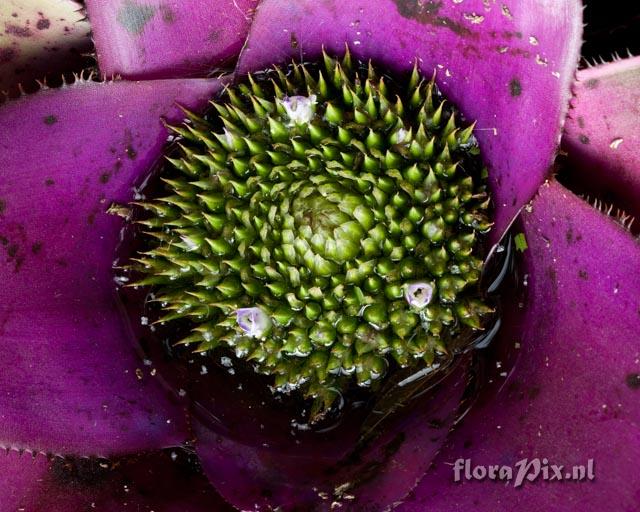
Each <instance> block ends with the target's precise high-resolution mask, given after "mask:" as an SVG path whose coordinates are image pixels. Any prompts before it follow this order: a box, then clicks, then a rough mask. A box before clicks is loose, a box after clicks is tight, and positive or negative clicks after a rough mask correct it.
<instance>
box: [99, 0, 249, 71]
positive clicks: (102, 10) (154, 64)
mask: <svg viewBox="0 0 640 512" xmlns="http://www.w3.org/2000/svg"><path fill="white" fill-rule="evenodd" d="M256 3H257V0H213V1H212V0H171V1H168V2H167V1H164V0H151V1H149V0H145V1H144V2H142V1H140V0H114V1H110V2H104V1H103V0H88V1H87V11H88V14H89V20H90V21H91V28H92V30H93V37H94V40H95V44H96V50H97V54H98V64H99V66H100V70H101V71H102V72H103V73H104V74H106V75H107V76H114V75H122V76H123V77H126V78H135V79H156V78H180V77H204V76H209V74H210V73H211V72H213V71H214V70H215V69H216V68H218V67H220V66H224V65H227V64H233V62H234V61H235V59H236V58H237V56H238V53H239V52H240V48H241V47H242V44H243V42H244V40H245V37H246V35H247V31H248V29H249V24H250V21H251V15H252V10H253V8H254V7H255V6H256Z"/></svg>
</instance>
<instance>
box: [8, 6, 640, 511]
mask: <svg viewBox="0 0 640 512" xmlns="http://www.w3.org/2000/svg"><path fill="white" fill-rule="evenodd" d="M10 4H11V2H10ZM86 5H87V12H88V16H89V22H90V25H91V29H92V34H93V38H94V40H95V46H96V55H97V61H98V66H99V68H100V71H101V73H103V74H104V75H106V76H108V77H111V76H118V77H119V78H118V79H116V80H114V81H105V82H100V83H97V82H93V81H90V80H83V79H79V80H77V81H76V83H74V84H72V85H66V86H64V87H61V88H56V89H50V90H42V91H39V92H37V93H36V94H33V95H29V96H23V97H20V98H17V99H14V100H11V101H9V102H7V103H6V104H4V105H2V106H0V283H1V285H0V357H1V358H2V360H3V361H4V363H5V366H4V368H3V371H2V372H0V446H2V447H4V448H7V449H9V450H10V451H9V455H7V456H6V457H4V458H3V457H0V511H2V512H4V510H7V511H9V510H19V509H20V508H24V509H26V510H45V509H49V510H52V512H58V511H62V510H78V509H84V508H89V507H92V506H94V507H95V508H97V509H98V510H107V511H120V510H123V508H124V503H127V507H134V508H135V507H137V508H139V509H141V510H148V509H153V510H162V511H165V510H166V511H172V510H180V511H193V512H200V511H205V510H223V509H224V507H226V506H227V505H226V504H225V503H222V501H221V499H220V498H219V496H218V495H217V494H216V493H215V492H214V491H213V487H215V489H216V490H217V491H218V492H219V493H220V495H221V496H222V497H223V498H224V500H225V501H226V502H227V503H229V504H231V505H232V506H233V507H235V508H237V509H241V510H254V509H258V510H272V509H274V508H276V507H281V509H282V510H284V511H288V510H336V509H339V510H355V511H358V510H387V509H389V508H394V510H399V511H400V512H418V511H422V510H433V511H437V512H447V511H454V510H480V511H494V510H516V509H517V510H522V511H523V512H534V511H537V510H547V509H550V508H552V509H554V510H561V511H570V512H573V511H577V510H604V509H608V510H636V509H637V508H638V489H639V488H640V472H638V466H639V463H638V461H639V460H640V442H639V440H638V424H640V407H638V393H639V392H640V359H639V355H638V354H639V353H638V350H639V349H638V338H637V333H638V332H640V315H639V314H638V312H639V311H640V302H639V300H640V299H639V297H640V274H639V273H638V268H639V266H640V249H639V245H638V241H637V238H636V235H635V234H634V232H633V231H632V230H629V229H628V227H629V224H630V219H631V217H629V216H628V215H627V213H624V212H625V211H626V212H628V213H629V214H634V215H637V214H638V213H640V211H639V209H638V200H637V198H638V197H640V160H639V159H638V155H639V154H640V151H639V148H640V139H639V136H638V130H637V124H638V104H639V102H640V93H639V92H638V91H640V60H639V59H638V58H629V59H624V60H621V61H618V62H615V63H612V64H607V65H602V66H597V67H594V68H589V69H584V70H579V71H577V72H576V63H577V61H578V57H579V47H580V43H581V30H582V19H581V14H582V5H581V2H579V1H578V0H518V1H515V0H504V1H502V2H487V1H483V0H464V1H461V2H457V1H448V0H444V1H442V2H432V1H421V0H367V1H364V0H362V1H359V0H353V1H351V0H349V1H340V2H338V1H335V0H326V1H322V2H319V1H318V0H262V1H260V2H258V1H255V0H213V1H212V0H183V1H182V2H165V1H160V0H149V1H145V2H140V1H138V0H115V1H113V2H101V1H98V0H87V1H86ZM0 13H2V18H0V19H2V21H3V22H4V23H5V27H9V25H11V26H13V25H15V23H14V21H13V20H12V19H10V18H11V17H12V14H11V13H8V14H7V15H6V16H8V17H7V18H6V19H5V17H6V16H5V14H4V13H5V11H4V7H3V8H2V10H0ZM20 19H21V18H20ZM33 22H34V23H33V24H37V20H36V19H35V18H34V20H33ZM45 25H46V23H41V24H40V26H42V27H44V26H45ZM26 27H27V25H26V22H25V24H24V26H23V27H22V28H23V29H25V30H26ZM31 28H32V27H31ZM31 28H30V30H31ZM19 29H20V27H18V28H17V29H9V28H7V29H6V30H9V31H10V32H11V33H12V34H13V35H14V36H16V37H18V36H17V34H19V33H23V34H26V32H25V31H24V30H23V31H20V30H19ZM6 30H5V32H6ZM43 30H44V29H43ZM63 30H64V29H63ZM8 33H9V32H7V34H8ZM345 43H347V44H348V45H349V47H350V48H351V51H352V53H353V55H354V57H355V58H359V59H361V60H363V61H366V60H368V59H372V60H374V61H375V62H376V63H377V64H378V65H380V66H383V67H384V68H385V69H386V70H387V71H388V72H389V73H390V74H392V75H393V74H398V73H402V72H404V71H407V70H409V69H410V68H411V67H412V66H413V64H414V62H416V60H417V62H418V64H419V67H420V70H421V72H422V74H423V75H424V76H431V75H432V74H433V72H434V71H436V80H437V83H438V86H439V87H440V89H441V90H442V91H443V93H444V94H445V95H446V96H447V98H449V99H450V100H451V101H452V102H454V103H455V104H456V105H457V106H458V107H459V109H460V111H461V112H462V113H463V114H464V116H465V117H466V118H467V119H470V120H476V122H477V124H476V129H475V132H474V133H475V136H476V137H477V139H478V141H479V144H480V147H481V148H482V151H483V158H484V159H485V161H486V164H487V167H488V169H489V185H490V189H491V193H492V197H493V199H494V207H495V211H494V219H493V220H494V228H493V230H492V231H491V235H490V236H491V237H492V238H491V243H492V244H495V243H498V242H499V240H500V239H501V237H502V235H503V234H504V233H505V232H506V231H507V229H508V228H509V227H510V226H511V225H512V223H514V222H515V224H513V225H514V229H515V230H517V232H518V233H522V235H523V236H524V240H526V244H525V245H526V250H524V252H523V253H522V255H521V263H520V265H519V269H518V272H519V274H518V276H517V277H518V283H519V284H520V285H521V286H520V287H521V289H520V290H511V291H509V292H507V293H505V296H504V297H503V304H504V305H505V309H506V310H507V311H506V313H505V314H504V315H503V316H502V318H501V320H502V326H501V328H500V331H499V333H498V334H497V336H496V338H495V339H494V341H493V343H492V345H491V346H490V347H489V348H488V349H487V350H488V352H489V357H488V358H487V359H488V360H489V361H491V362H492V366H491V367H490V368H486V367H485V368H479V367H476V366H472V363H473V361H474V356H472V355H471V354H469V353H467V354H462V355H460V357H458V358H457V359H456V363H455V364H454V365H452V366H451V368H450V369H449V371H448V373H447V374H446V377H445V378H444V379H443V381H442V382H441V383H439V385H438V386H435V387H434V388H430V389H427V390H424V394H423V395H421V396H420V399H419V400H416V402H415V403H414V404H412V407H411V413H410V414H406V415H401V417H399V418H398V419H396V420H392V421H390V422H389V424H388V425H387V426H386V427H385V428H384V429H383V431H382V432H381V434H380V435H379V436H378V437H377V438H376V439H375V442H372V443H363V444H362V445H360V446H359V451H358V453H357V456H354V454H353V451H352V449H353V446H354V443H355V441H356V440H357V439H358V436H357V433H355V434H354V435H353V436H352V437H351V438H349V439H344V438H339V437H337V436H336V435H335V434H334V433H333V434H332V432H331V431H328V432H326V433H324V434H323V435H321V436H317V435H315V434H312V433H308V432H306V430H305V429H304V426H299V425H298V426H296V425H292V424H291V423H290V422H288V421H287V422H283V420H282V416H281V415H279V414H278V411H274V410H273V409H269V408H268V407H265V406H264V405H263V404H262V403H261V399H260V397H258V396H255V395H251V393H249V392H247V390H242V389H236V388H235V387H232V386H225V385H224V382H226V381H214V382H217V383H218V384H219V385H218V386H212V387H211V388H208V390H207V393H206V394H203V395H198V396H192V394H191V393H192V390H191V389H189V390H184V389H182V388H176V389H174V388H175V386H172V385H168V384H172V383H168V382H166V381H165V377H164V375H165V373H164V372H163V371H162V370H163V367H164V362H163V361H162V360H160V359H159V360H153V361H152V360H147V359H143V358H140V357H139V354H138V353H137V351H136V348H135V347H136V342H137V341H140V339H141V338H143V339H142V342H144V341H145V340H144V335H145V332H147V331H145V329H148V328H149V327H150V326H141V325H129V324H128V323H127V322H126V321H124V319H123V315H122V314H121V310H120V308H121V305H120V304H118V303H117V301H116V300H115V298H114V293H113V289H114V275H113V265H114V259H116V257H117V254H116V248H117V247H118V245H119V243H120V242H121V230H122V228H123V226H124V224H123V221H122V219H120V218H117V217H116V216H114V215H110V214H108V213H107V210H108V209H109V207H110V206H111V205H112V204H114V203H119V204H126V203H128V202H130V201H131V200H133V199H134V198H135V199H136V200H140V189H141V187H142V186H143V184H144V182H145V180H146V179H147V178H148V175H149V170H150V169H151V168H153V166H154V165H155V164H156V162H157V161H158V160H159V158H161V155H162V151H163V148H164V146H165V143H166V140H167V137H168V135H169V133H168V131H167V128H166V123H168V124H173V125H176V124H178V123H179V122H180V121H181V120H182V119H183V118H184V116H185V112H184V111H183V110H181V109H180V108H178V107H177V105H180V106H182V107H184V108H186V109H189V110H192V111H199V110H202V109H203V108H205V106H206V104H207V102H208V100H209V99H210V98H211V97H215V96H216V95H217V94H218V93H219V92H220V91H221V90H222V88H223V87H224V86H225V84H227V83H229V81H231V80H234V79H235V78H236V77H241V76H243V75H245V74H246V73H248V72H259V71H261V70H264V69H265V68H268V67H269V66H271V65H272V64H276V63H284V62H287V61H289V60H290V59H291V58H297V59H304V60H315V59H317V58H319V57H320V55H321V52H322V49H323V48H325V49H327V51H329V52H331V53H334V54H341V53H343V52H344V47H345ZM11 48H13V47H11ZM11 48H9V50H11V51H5V50H6V49H5V48H4V46H3V43H1V42H0V58H2V56H5V57H6V56H8V55H13V53H12V52H13V50H12V49H11ZM236 61H237V63H236ZM234 63H236V64H235V68H234V74H233V76H231V75H223V74H220V77H219V78H211V76H217V73H215V71H216V70H217V69H220V68H224V67H225V66H229V65H233V64H234ZM3 64H5V63H3V62H2V61H1V60H0V66H2V65H3ZM0 69H2V68H0ZM120 77H121V78H120ZM314 101H315V100H314V99H313V98H312V97H295V96H293V97H289V98H287V99H286V100H284V102H288V103H285V104H284V108H286V110H287V112H290V116H291V121H292V123H297V122H306V121H308V120H309V119H310V115H311V116H312V115H313V106H314ZM404 130H406V131H404ZM408 130H409V127H407V128H401V129H399V130H398V133H397V134H396V135H395V137H396V139H395V142H396V143H397V144H402V143H403V142H404V140H405V138H406V137H408ZM233 143H234V141H233V140H231V136H230V137H229V141H228V144H230V145H231V144H233ZM560 144H561V145H560ZM560 147H561V148H562V150H563V151H562V152H563V154H564V153H566V156H564V155H563V156H564V158H565V160H566V162H565V163H566V166H567V167H568V168H569V169H570V172H569V173H568V174H567V176H568V178H567V179H566V181H565V182H564V184H563V183H561V182H559V181H558V180H557V179H556V178H555V177H554V175H553V165H552V164H553V163H554V161H555V160H556V157H557V156H558V154H559V149H560ZM594 190H596V191H598V190H599V191H600V192H601V195H599V196H598V197H597V199H596V200H595V201H594V200H593V199H591V201H588V200H585V199H584V197H586V196H587V195H589V194H593V191H594ZM581 196H582V197H581ZM602 197H607V198H609V199H610V198H613V201H614V202H615V207H614V208H609V206H608V205H604V203H602ZM594 205H595V206H596V207H594ZM616 208H620V210H621V213H619V214H617V215H616ZM599 210H604V211H599ZM607 213H609V214H610V215H607ZM514 219H515V220H514ZM520 240H522V238H520ZM189 242H190V243H193V244H195V243H197V241H194V240H192V239H189V241H186V240H185V243H187V245H188V244H189ZM520 247H521V248H522V247H524V245H522V244H520ZM118 263H119V262H118V261H116V264H118ZM404 292H405V298H406V300H407V301H408V302H409V303H410V304H414V305H415V306H416V307H417V308H421V307H424V306H426V305H427V304H429V302H430V300H431V298H432V295H433V294H434V293H436V290H435V285H431V284H430V283H422V282H416V283H414V284H413V285H411V286H409V287H407V288H406V290H404ZM399 296H400V299H401V300H402V295H401V294H400V295H399ZM236 308H238V305H235V306H234V307H233V308H231V310H230V317H229V321H230V322H237V324H236V325H237V326H239V327H240V329H241V330H243V331H245V332H246V333H248V334H249V335H251V336H261V335H262V334H264V333H265V332H266V331H267V330H268V329H269V328H270V327H271V321H270V319H269V317H268V316H267V315H266V313H265V311H264V310H262V309H261V308H258V307H245V308H240V309H236ZM274 318H275V316H274ZM367 334H368V333H364V334H363V335H362V340H361V341H362V343H363V345H364V344H365V343H366V342H367V341H370V340H369V338H368V337H367ZM505 368H508V369H509V371H505ZM232 369H233V368H226V367H225V369H224V370H225V372H227V371H229V370H232ZM478 370H482V371H481V372H479V371H478ZM482 372H485V373H487V374H488V375H489V376H490V380H491V384H490V385H488V386H487V388H486V389H484V390H483V394H482V395H481V399H480V400H478V401H477V403H475V404H471V403H470V399H469V393H468V391H469V389H470V386H469V381H470V379H471V380H472V381H473V379H472V376H477V375H478V374H480V373H482ZM212 373H214V372H210V371H209V368H208V367H207V366H206V365H204V364H203V365H202V370H201V372H200V375H199V376H198V378H203V379H204V378H205V377H206V376H210V375H211V374H212ZM408 378H410V377H408ZM408 378H405V379H404V380H403V381H401V382H413V380H411V381H408V380H407V379H408ZM415 380H419V377H416V379H415ZM185 395H186V398H185ZM472 405H473V406H472ZM203 410H206V411H207V414H203V413H202V411H203ZM292 430H294V431H295V432H294V434H295V439H296V440H297V441H299V442H295V443H294V442H292V441H291V440H292V437H291V436H292V435H294V434H290V431H292ZM347 437H348V436H347ZM184 446H188V450H182V449H181V447H184ZM179 447H180V449H179ZM23 450H26V451H29V452H31V453H34V454H37V456H36V457H35V461H32V460H31V458H27V457H25V456H19V455H18V452H21V451H23ZM174 450H175V451H174ZM41 454H46V455H53V456H61V457H66V458H55V459H53V460H49V459H47V458H46V457H44V456H42V455H41ZM185 454H186V455H185ZM80 457H91V458H90V459H88V460H86V461H84V462H83V460H82V459H81V458H80ZM96 457H103V458H105V459H107V460H102V459H96ZM535 457H539V458H547V459H549V460H550V462H551V463H553V464H562V465H566V466H570V465H573V464H586V461H587V460H588V459H594V460H595V464H596V465H595V467H596V479H595V480H594V481H592V482H578V483H575V482H571V483H569V482H567V483H560V482H553V481H545V480H544V479H538V480H537V481H535V482H530V483H527V484H526V485H524V486H522V487H521V488H519V489H514V488H513V486H511V485H505V484H504V483H503V482H494V481H488V480H485V481H469V482H465V483H463V484H460V483H456V482H454V478H453V476H454V475H453V470H452V467H453V466H454V464H455V463H456V461H457V460H459V459H465V458H470V459H472V463H473V465H486V466H489V465H495V464H499V465H514V464H516V463H517V462H518V461H520V460H522V459H524V458H535ZM196 459H197V461H199V462H195V461H196ZM194 465H199V467H201V468H202V471H203V472H204V474H205V475H206V478H205V477H203V476H202V475H201V474H199V473H198V472H197V471H193V467H194ZM212 486H213V487H212Z"/></svg>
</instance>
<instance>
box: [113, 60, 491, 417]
mask: <svg viewBox="0 0 640 512" xmlns="http://www.w3.org/2000/svg"><path fill="white" fill-rule="evenodd" d="M213 106H214V108H215V112H213V113H211V114H208V115H207V116H205V117H199V116H197V115H194V114H190V115H189V118H190V124H187V125H185V126H183V127H172V130H173V131H174V132H176V133H177V134H178V135H179V136H180V142H179V143H178V144H179V146H180V150H179V152H178V154H177V155H175V156H174V157H169V162H170V164H169V167H171V169H169V170H166V171H165V170H162V171H161V179H162V181H163V182H164V183H165V187H164V190H163V194H167V195H162V196H161V197H160V198H158V199H156V200H154V201H146V202H142V203H140V205H141V206H142V207H143V208H144V209H145V210H147V212H148V213H149V215H147V216H146V217H145V218H144V220H139V221H138V222H139V223H140V224H141V225H142V226H144V234H145V235H146V236H147V237H148V238H149V242H148V243H146V244H144V249H141V250H140V251H139V256H138V257H137V258H135V262H136V264H135V265H133V266H132V268H131V269H130V270H133V271H134V272H138V273H140V274H141V275H142V277H141V278H140V279H137V280H134V282H133V283H132V284H133V285H134V286H148V285H152V286H154V287H155V289H156V292H155V294H154V299H153V300H154V301H157V302H159V303H161V304H162V306H163V310H164V314H163V315H162V316H161V318H160V319H159V320H158V322H159V323H161V324H164V323H167V322H172V321H175V320H181V319H188V320H189V321H190V323H191V324H192V327H193V329H192V332H191V333H190V334H189V335H188V336H186V337H185V338H184V339H182V340H180V341H178V343H179V344H185V345H195V347H196V348H195V351H196V352H201V353H209V352H211V353H214V354H216V349H217V348H218V347H227V348H229V349H231V350H232V351H233V352H234V354H235V356H236V357H238V358H240V359H245V360H246V361H248V362H249V363H250V364H251V365H253V366H254V367H255V369H256V370H257V371H258V372H260V373H263V374H266V375H269V376H271V377H273V385H274V387H275V389H276V390H278V391H280V392H287V393H288V392H291V391H292V390H296V389H298V388H301V389H302V390H303V393H304V396H306V397H309V398H312V399H313V402H314V403H313V406H312V409H311V412H310V419H311V420H312V422H316V421H317V420H318V419H320V418H322V417H324V416H325V415H326V413H327V411H328V410H329V409H330V408H331V406H332V405H333V404H334V403H335V401H336V399H337V398H338V397H340V396H342V394H343V393H344V392H346V391H347V390H348V388H349V384H350V383H351V381H352V380H353V377H352V375H355V379H356V380H357V383H358V385H360V386H362V387H371V386H372V385H374V384H376V381H379V380H381V379H382V378H383V377H384V376H385V374H386V373H387V367H388V365H389V359H392V360H393V361H394V362H395V363H396V364H397V365H398V366H399V367H402V368H405V367H412V366H414V367H416V370H420V369H422V368H423V367H427V368H429V367H434V365H435V366H438V365H439V364H440V362H439V361H438V362H436V354H437V353H438V354H440V355H446V354H449V353H450V352H452V351H453V349H454V346H455V348H456V349H457V350H459V349H460V348H461V347H462V345H463V344H464V341H463V340H466V342H467V343H470V342H471V340H472V339H473V337H472V336H470V335H469V334H468V333H466V331H480V330H481V329H482V326H483V320H484V318H485V317H486V315H487V314H489V313H491V312H492V309H491V308H490V307H489V306H488V305H487V304H485V303H484V302H483V300H482V297H481V293H480V290H479V286H478V282H479V279H480V273H481V270H482V259H483V257H482V256H483V255H482V251H481V247H480V245H481V238H482V235H483V234H485V233H487V232H488V230H489V229H490V226H491V224H490V221H489V220H488V216H487V209H488V207H489V197H488V194H487V193H486V185H485V178H486V169H484V168H483V166H482V162H481V160H480V158H479V151H478V145H477V142H476V141H475V138H472V131H473V126H472V125H468V126H464V124H463V126H462V127H460V126H458V125H459V124H460V123H459V121H458V120H456V116H458V117H460V115H459V113H456V111H455V109H453V108H452V107H451V106H446V107H445V102H444V100H443V99H442V98H441V95H440V93H439V91H438V89H437V86H436V85H435V82H434V80H424V79H422V78H421V76H420V73H419V71H418V68H417V66H416V67H414V69H413V72H412V74H411V76H410V77H408V80H407V83H406V84H405V83H402V84H396V83H393V82H390V81H389V79H386V80H385V78H384V77H383V76H380V75H378V74H377V72H376V70H375V69H374V67H373V66H372V65H371V63H369V65H368V67H365V66H361V65H358V64H357V63H355V62H352V59H351V55H350V53H349V50H348V49H347V50H346V54H345V56H344V58H343V59H342V61H341V62H337V61H336V60H334V59H332V58H331V57H329V56H328V55H327V54H326V53H324V54H323V65H322V66H321V68H320V69H318V68H317V67H316V68H315V69H314V68H309V66H307V65H305V64H302V65H297V64H294V65H293V66H292V67H291V69H289V70H283V69H280V68H278V67H275V68H273V69H272V70H270V71H269V72H268V73H267V74H266V75H264V76H262V77H260V81H256V80H254V78H252V76H251V75H249V80H248V82H247V83H243V84H240V85H239V86H236V87H228V88H227V89H226V90H225V91H224V93H223V95H222V97H221V98H220V99H219V100H216V102H214V103H213ZM466 124H468V123H466ZM115 210H117V211H124V212H127V210H126V209H125V210H122V209H121V208H119V207H116V208H115Z"/></svg>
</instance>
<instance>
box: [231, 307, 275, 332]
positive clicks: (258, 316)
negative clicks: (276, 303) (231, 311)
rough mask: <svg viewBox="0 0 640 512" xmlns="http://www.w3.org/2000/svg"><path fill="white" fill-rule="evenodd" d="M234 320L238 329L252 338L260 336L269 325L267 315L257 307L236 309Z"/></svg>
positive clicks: (267, 329)
mask: <svg viewBox="0 0 640 512" xmlns="http://www.w3.org/2000/svg"><path fill="white" fill-rule="evenodd" d="M236 321H237V322H238V326H239V327H240V329H242V330H243V331H244V332H245V333H246V334H248V335H249V336H252V337H254V338H261V337H262V336H264V335H265V334H266V333H267V332H268V331H269V328H270V327H271V320H270V318H269V316H268V315H267V314H266V313H265V312H264V311H263V310H262V309H261V308H259V307H252V308H241V309H238V310H237V311H236Z"/></svg>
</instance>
